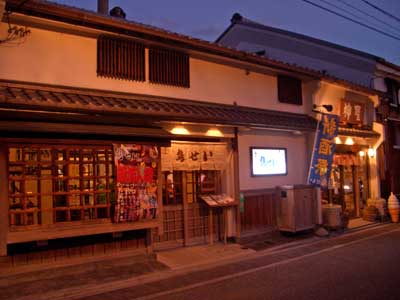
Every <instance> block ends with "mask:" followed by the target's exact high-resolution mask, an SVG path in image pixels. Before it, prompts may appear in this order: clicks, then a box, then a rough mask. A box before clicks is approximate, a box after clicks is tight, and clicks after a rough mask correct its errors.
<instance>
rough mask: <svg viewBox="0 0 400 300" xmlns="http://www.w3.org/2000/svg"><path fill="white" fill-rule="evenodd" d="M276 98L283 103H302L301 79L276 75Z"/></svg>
mask: <svg viewBox="0 0 400 300" xmlns="http://www.w3.org/2000/svg"><path fill="white" fill-rule="evenodd" d="M278 100H279V102H283V103H290V104H297V105H302V104H303V97H302V92H301V80H300V79H297V78H293V77H289V76H281V75H280V76H278Z"/></svg>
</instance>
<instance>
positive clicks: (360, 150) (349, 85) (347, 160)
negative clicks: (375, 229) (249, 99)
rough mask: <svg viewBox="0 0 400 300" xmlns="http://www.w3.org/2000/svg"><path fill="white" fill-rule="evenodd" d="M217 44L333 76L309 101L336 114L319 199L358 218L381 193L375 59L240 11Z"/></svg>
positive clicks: (320, 110)
mask: <svg viewBox="0 0 400 300" xmlns="http://www.w3.org/2000/svg"><path fill="white" fill-rule="evenodd" d="M216 42H217V43H219V44H221V45H225V46H229V47H232V48H234V49H238V50H242V51H247V52H251V53H255V54H257V55H259V56H261V57H267V58H269V59H275V60H278V61H283V62H286V63H291V64H296V65H298V66H302V67H304V68H308V69H312V70H317V71H319V72H321V73H322V74H325V75H328V76H331V77H334V78H336V79H337V80H336V82H335V83H339V84H334V83H332V82H324V81H323V80H322V81H321V82H319V83H318V87H315V92H314V93H312V100H311V101H312V104H313V107H314V111H317V115H316V118H320V116H318V115H320V114H321V113H329V114H335V115H338V116H340V127H339V130H338V137H337V138H336V147H335V149H336V150H335V153H334V157H333V168H332V176H331V178H330V182H329V183H327V185H329V187H328V188H325V192H324V193H323V198H324V199H326V200H329V201H331V202H334V203H338V204H341V205H342V207H343V208H344V209H346V210H348V211H349V212H350V215H351V216H353V217H358V216H361V214H362V208H363V207H364V206H365V205H366V203H367V200H368V198H376V197H378V198H379V197H380V184H379V182H380V179H379V169H378V163H377V159H376V154H375V153H376V150H377V149H378V148H379V147H380V146H381V145H382V143H383V139H384V130H383V126H382V125H381V124H380V123H378V122H376V119H375V108H376V107H377V106H378V105H379V97H380V96H381V95H382V92H381V91H379V90H378V89H376V88H375V87H374V86H373V85H372V83H373V80H374V76H375V75H374V72H375V65H376V61H377V59H378V57H376V56H374V55H371V54H368V53H364V52H362V51H358V50H355V49H351V48H347V47H344V46H340V45H337V44H333V43H330V42H326V41H323V40H320V39H316V38H312V37H309V36H305V35H302V34H298V33H294V32H289V31H286V30H281V29H278V28H273V27H269V26H265V25H263V24H260V23H258V22H255V21H252V20H250V19H247V18H245V17H243V16H241V15H240V14H238V13H236V14H234V15H233V16H232V19H231V25H230V26H229V27H228V28H227V29H226V30H225V31H224V32H223V33H222V34H221V36H220V37H218V39H217V40H216ZM278 80H281V81H284V80H287V79H284V78H282V79H279V78H278ZM292 80H293V79H292ZM328 191H329V192H328Z"/></svg>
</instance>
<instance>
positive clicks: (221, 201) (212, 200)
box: [200, 194, 236, 207]
mask: <svg viewBox="0 0 400 300" xmlns="http://www.w3.org/2000/svg"><path fill="white" fill-rule="evenodd" d="M200 198H201V199H202V200H203V201H205V202H206V203H207V205H209V206H212V207H217V206H231V205H236V202H235V200H234V199H233V198H232V197H230V196H228V195H226V194H218V195H215V194H209V195H202V196H200Z"/></svg>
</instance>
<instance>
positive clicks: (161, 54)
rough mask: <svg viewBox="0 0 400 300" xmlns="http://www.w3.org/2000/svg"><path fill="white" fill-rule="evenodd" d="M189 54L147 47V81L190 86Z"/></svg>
mask: <svg viewBox="0 0 400 300" xmlns="http://www.w3.org/2000/svg"><path fill="white" fill-rule="evenodd" d="M189 78H190V76H189V55H188V54H186V53H182V52H177V51H173V50H169V49H162V48H150V49H149V81H150V82H151V83H158V84H165V85H172V86H177V87H185V88H188V87H190V81H189Z"/></svg>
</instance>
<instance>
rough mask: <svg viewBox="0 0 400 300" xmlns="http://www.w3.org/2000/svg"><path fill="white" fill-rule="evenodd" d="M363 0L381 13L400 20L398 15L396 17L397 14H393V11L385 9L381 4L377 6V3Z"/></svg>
mask: <svg viewBox="0 0 400 300" xmlns="http://www.w3.org/2000/svg"><path fill="white" fill-rule="evenodd" d="M361 1H362V2H364V3H365V4H367V5H369V6H371V7H373V8H375V9H376V10H378V11H380V12H381V13H383V14H385V15H387V16H388V17H391V18H392V19H394V20H396V21H397V22H400V19H399V18H398V17H396V16H395V15H392V14H391V13H389V12H387V11H386V10H383V9H382V8H380V7H379V6H376V5H375V4H372V3H371V2H369V1H367V0H361Z"/></svg>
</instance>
